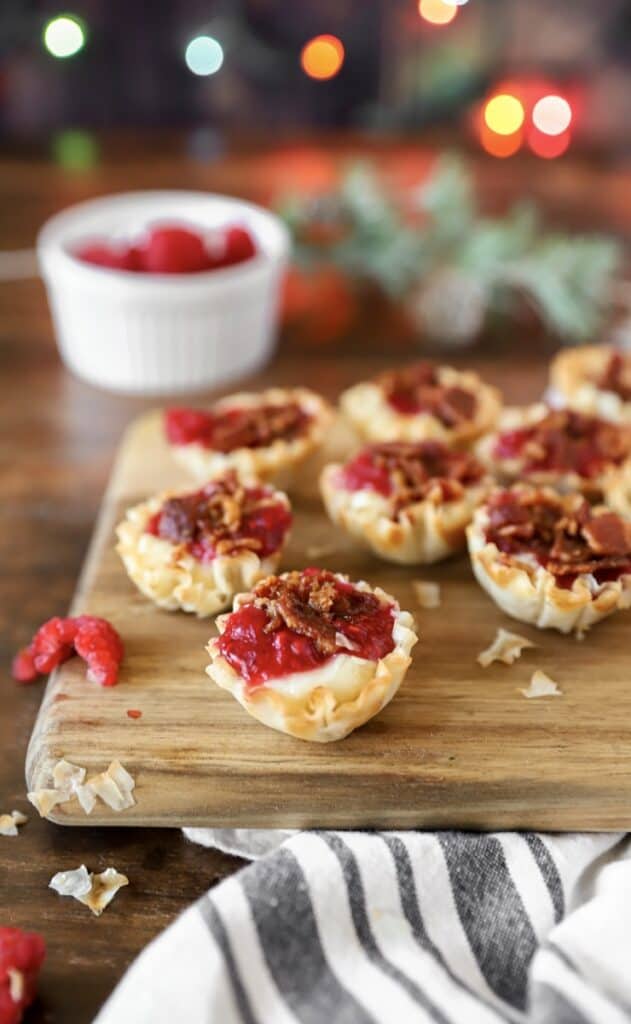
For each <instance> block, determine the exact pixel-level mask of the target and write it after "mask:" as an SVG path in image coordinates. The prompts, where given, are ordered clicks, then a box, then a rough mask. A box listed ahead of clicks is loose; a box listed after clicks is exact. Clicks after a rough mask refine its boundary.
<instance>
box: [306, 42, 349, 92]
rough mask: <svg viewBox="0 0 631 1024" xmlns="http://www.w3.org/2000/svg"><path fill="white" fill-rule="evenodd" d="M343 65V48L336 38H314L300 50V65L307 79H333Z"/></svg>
mask: <svg viewBox="0 0 631 1024" xmlns="http://www.w3.org/2000/svg"><path fill="white" fill-rule="evenodd" d="M343 63H344V47H343V45H342V42H341V40H339V39H338V38H337V36H326V35H325V36H315V37H314V38H313V39H310V40H309V42H308V43H305V45H304V46H303V48H302V53H301V54H300V64H301V65H302V70H303V71H304V72H305V74H306V75H309V78H317V79H319V80H320V81H325V80H326V79H327V78H333V77H334V76H335V75H337V73H338V71H339V70H340V68H341V67H342V64H343Z"/></svg>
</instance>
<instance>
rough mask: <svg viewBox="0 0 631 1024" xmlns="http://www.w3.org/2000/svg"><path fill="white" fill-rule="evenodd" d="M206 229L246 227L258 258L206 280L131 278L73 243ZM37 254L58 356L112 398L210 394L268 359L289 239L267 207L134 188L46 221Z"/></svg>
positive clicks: (163, 276) (180, 276)
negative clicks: (158, 230) (159, 227)
mask: <svg viewBox="0 0 631 1024" xmlns="http://www.w3.org/2000/svg"><path fill="white" fill-rule="evenodd" d="M160 221H162V222H171V223H173V222H182V223H186V224H189V225H194V226H196V227H197V228H199V229H201V230H202V231H203V230H206V229H212V228H214V227H218V226H220V225H224V224H232V223H235V224H241V225H244V226H245V227H247V228H248V229H249V230H250V232H251V233H252V235H253V236H254V238H255V239H256V241H257V244H258V248H259V252H258V254H257V255H256V256H255V257H254V258H252V259H251V260H247V261H245V262H243V263H241V264H237V265H236V266H234V267H225V268H223V269H221V270H210V271H204V272H202V273H199V274H135V273H129V272H126V271H120V270H109V269H106V268H102V267H96V266H93V265H91V264H88V263H82V262H81V261H80V260H78V259H76V258H75V257H74V256H72V255H71V249H72V247H74V246H76V245H77V244H78V243H79V242H81V241H82V240H89V239H90V238H94V237H106V238H109V239H117V238H123V237H124V238H130V237H136V236H138V235H140V234H142V232H143V231H144V230H145V228H146V227H147V225H149V224H151V223H156V222H160ZM37 252H38V257H39V262H40V267H41V271H42V276H43V278H44V281H45V283H46V288H47V291H48V299H49V303H50V308H51V311H52V316H53V321H54V325H55V331H56V335H57V342H58V345H59V351H60V352H61V356H62V358H63V360H64V362H65V363H66V365H67V366H68V367H69V369H71V370H72V371H73V372H74V373H76V374H77V375H78V376H79V377H82V378H83V379H84V380H87V381H89V382H90V383H91V384H96V385H98V386H100V387H104V388H109V389H111V390H113V391H122V392H128V393H131V394H133V393H135V394H147V395H158V394H166V393H169V392H170V393H173V392H178V391H195V390H202V389H203V388H208V387H211V386H214V385H218V384H222V383H226V382H227V381H229V380H232V379H233V378H235V377H238V376H240V375H241V374H245V373H247V372H249V371H252V370H255V369H256V368H257V367H259V366H261V365H262V364H263V363H264V362H265V361H266V360H267V358H268V357H269V355H270V353H271V350H272V346H273V343H274V335H275V331H276V325H277V312H278V298H279V288H280V283H281V277H282V273H283V270H284V267H285V264H286V262H287V257H288V252H289V237H288V233H287V230H286V229H285V227H284V225H283V224H282V222H281V221H280V220H279V219H278V217H276V216H274V214H272V213H269V212H268V211H267V210H264V209H262V208H261V207H258V206H254V205H252V204H251V203H246V202H243V201H241V200H239V199H231V198H229V197H228V196H220V195H214V194H212V193H207V192H126V193H122V194H120V195H112V196H106V197H104V198H102V199H93V200H90V201H89V202H86V203H80V204H78V205H77V206H72V207H70V208H69V209H67V210H64V211H63V212H62V213H59V214H57V215H56V216H55V217H52V218H51V219H50V220H49V221H47V222H46V224H45V225H44V227H43V228H42V230H41V231H40V233H39V236H38V240H37Z"/></svg>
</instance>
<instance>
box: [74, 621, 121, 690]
mask: <svg viewBox="0 0 631 1024" xmlns="http://www.w3.org/2000/svg"><path fill="white" fill-rule="evenodd" d="M75 621H76V624H77V627H78V628H77V635H76V637H75V642H74V647H75V651H76V652H77V654H78V655H79V656H80V657H81V658H83V660H84V661H85V662H86V664H87V666H88V679H90V680H91V681H92V682H95V683H99V684H100V685H101V686H115V685H116V683H117V682H118V666H119V664H120V662H121V660H122V657H123V644H122V641H121V638H120V637H119V635H118V633H117V632H116V630H115V629H114V627H113V626H110V624H109V622H106V621H105V619H98V618H96V617H94V616H90V615H82V616H79V618H77V619H76V620H75Z"/></svg>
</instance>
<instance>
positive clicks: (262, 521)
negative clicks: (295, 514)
mask: <svg viewBox="0 0 631 1024" xmlns="http://www.w3.org/2000/svg"><path fill="white" fill-rule="evenodd" d="M209 487H212V485H209ZM205 491H206V488H202V489H201V490H200V491H196V492H195V493H194V494H191V495H189V496H187V497H189V498H190V499H192V500H193V501H195V500H196V499H198V500H199V503H200V506H201V507H202V509H203V503H204V496H205ZM267 493H269V492H268V491H267V490H266V488H264V487H248V488H247V489H246V494H247V495H248V497H249V498H252V499H253V500H257V499H259V498H263V497H264V496H265V495H266V494H267ZM202 516H203V512H202V513H201V514H200V518H199V519H198V521H197V528H196V530H195V534H194V536H193V538H192V540H188V541H186V546H187V549H188V550H189V551H190V553H191V554H192V555H193V557H194V558H197V559H199V561H200V562H211V561H212V560H213V558H215V557H216V550H215V544H216V541H217V537H216V536H215V535H213V533H212V532H206V531H205V530H204V529H203V518H202ZM291 520H292V517H291V512H290V511H289V509H288V508H287V506H286V505H285V504H283V503H282V502H280V501H279V502H275V503H274V504H270V505H262V506H261V507H260V508H255V509H254V510H253V511H252V512H248V513H246V514H245V515H244V516H243V518H242V519H241V523H240V525H239V528H238V529H237V530H235V531H234V532H231V533H230V538H231V539H233V540H235V541H238V540H244V539H245V538H250V537H251V538H252V539H253V540H257V541H258V542H259V544H260V547H256V549H254V548H253V550H256V554H257V555H259V557H260V558H266V557H267V556H268V555H271V554H273V553H274V552H275V551H278V549H279V548H280V547H282V544H283V541H284V540H285V535H286V533H287V531H288V529H289V527H290V526H291ZM200 527H202V528H200ZM145 532H146V533H151V534H153V536H154V537H163V538H164V539H165V540H170V541H171V542H172V543H181V542H182V539H180V538H178V537H177V536H174V534H173V530H172V529H171V530H169V529H167V528H166V524H165V523H164V520H163V511H162V510H160V511H159V512H156V513H155V515H153V516H152V517H151V519H150V520H149V522H148V523H147V526H146V530H145ZM225 536H226V534H221V535H220V537H219V539H223V538H224V537H225ZM235 550H237V546H236V545H235ZM240 550H243V549H242V548H241V549H240Z"/></svg>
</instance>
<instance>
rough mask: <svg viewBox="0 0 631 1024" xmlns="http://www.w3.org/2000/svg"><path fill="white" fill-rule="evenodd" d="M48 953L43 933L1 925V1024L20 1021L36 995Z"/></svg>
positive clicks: (12, 1023) (14, 1023)
mask: <svg viewBox="0 0 631 1024" xmlns="http://www.w3.org/2000/svg"><path fill="white" fill-rule="evenodd" d="M45 956H46V946H45V944H44V940H43V938H42V937H41V935H38V934H37V933H36V932H23V931H21V930H20V929H19V928H0V1024H19V1022H20V1021H21V1020H22V1013H23V1012H24V1010H25V1009H26V1007H27V1006H30V1005H31V1003H32V1002H33V1000H34V999H35V995H36V990H37V975H38V974H39V970H40V968H41V966H42V963H43V962H44V957H45Z"/></svg>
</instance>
